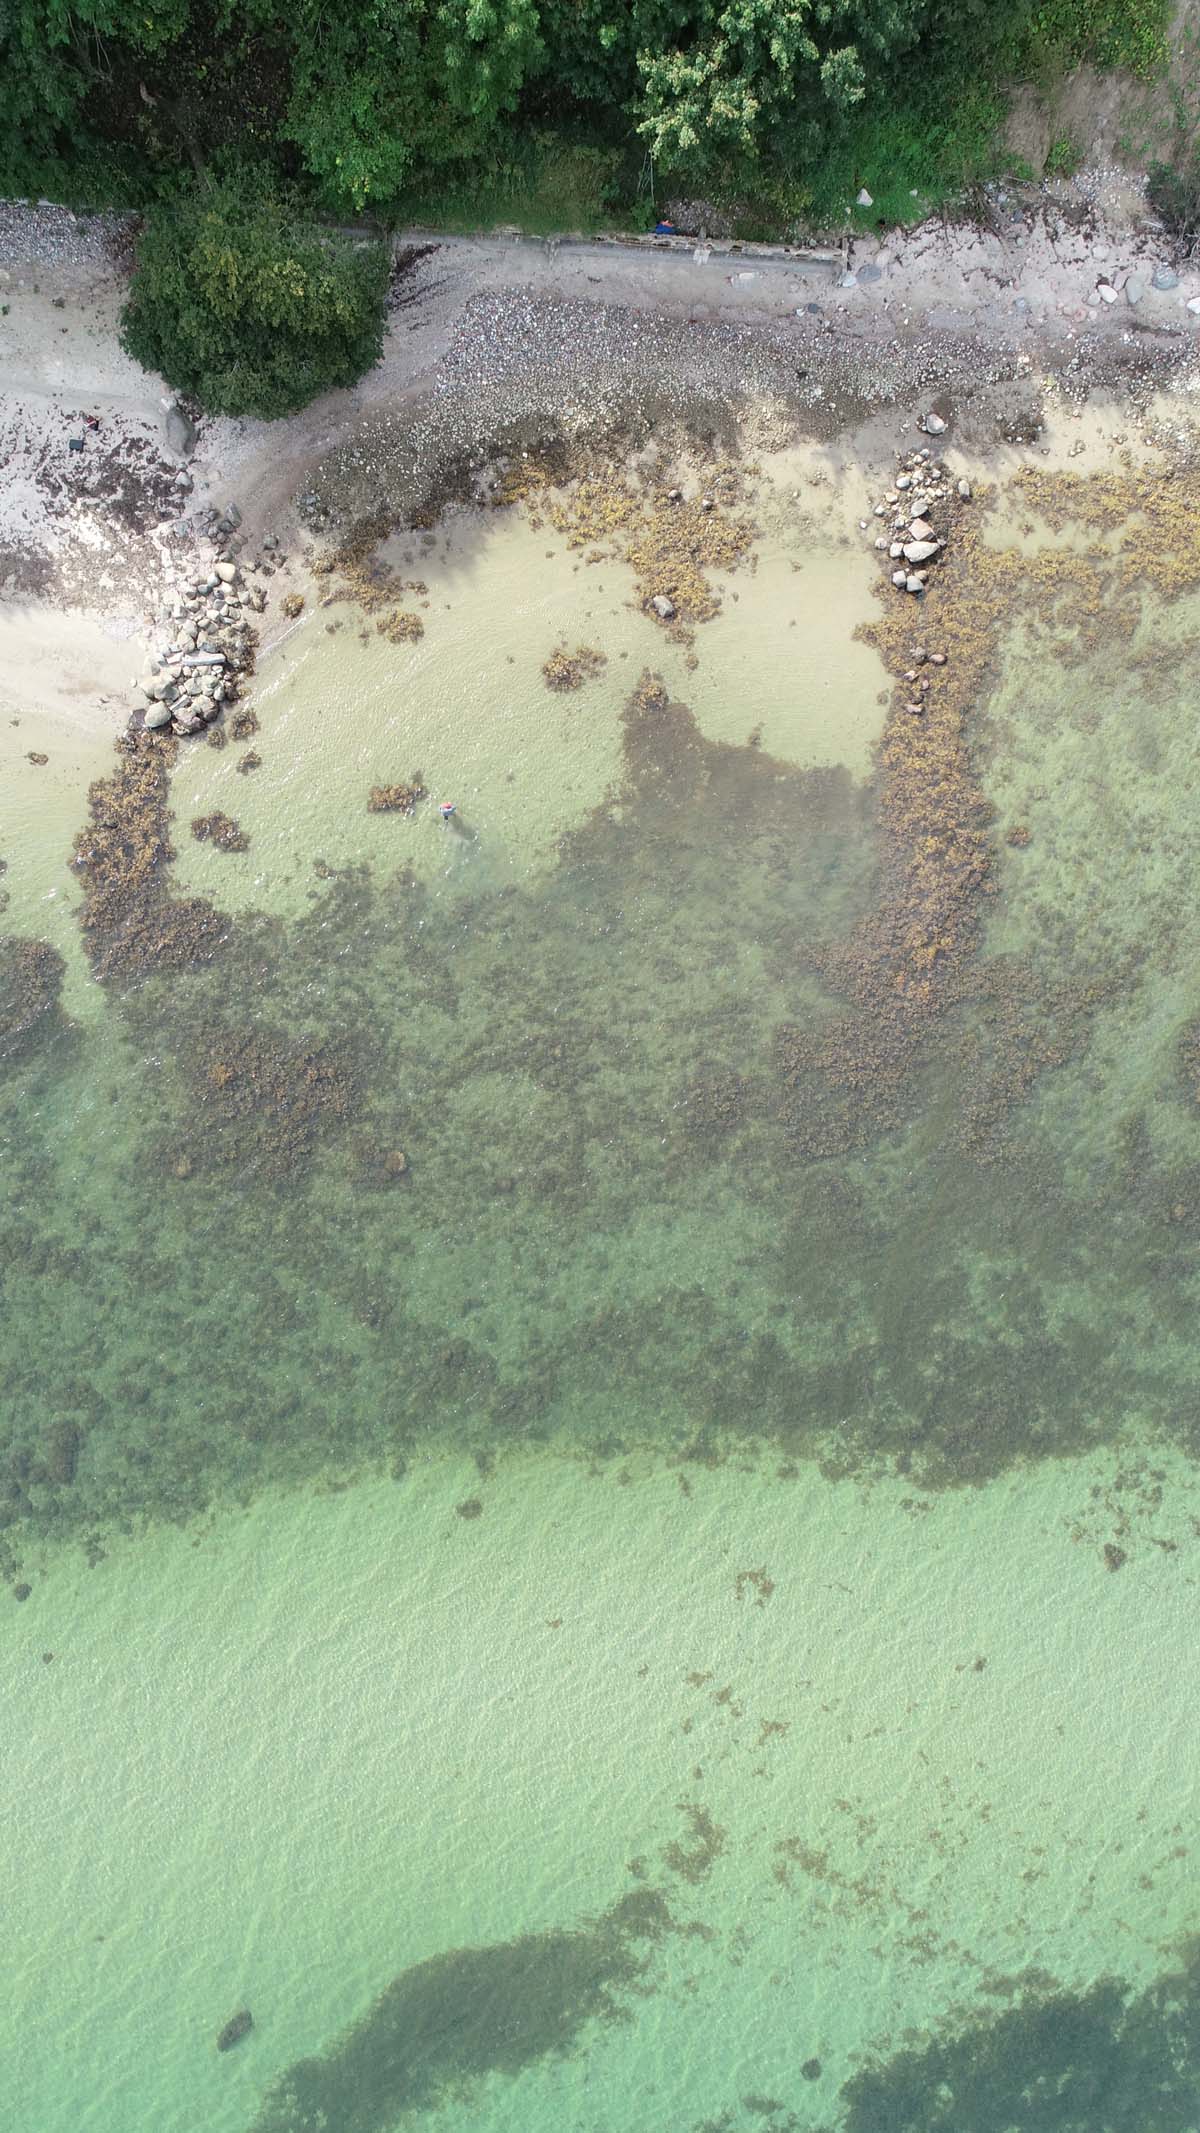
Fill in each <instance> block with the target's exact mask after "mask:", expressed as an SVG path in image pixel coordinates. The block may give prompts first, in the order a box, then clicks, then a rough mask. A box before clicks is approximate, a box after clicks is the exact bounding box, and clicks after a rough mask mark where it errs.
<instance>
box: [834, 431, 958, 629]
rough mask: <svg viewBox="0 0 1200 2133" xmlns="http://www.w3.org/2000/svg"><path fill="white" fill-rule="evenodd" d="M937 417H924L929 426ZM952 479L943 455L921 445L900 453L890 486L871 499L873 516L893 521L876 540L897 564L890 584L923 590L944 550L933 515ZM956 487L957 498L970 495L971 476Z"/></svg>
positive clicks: (940, 509)
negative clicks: (939, 456)
mask: <svg viewBox="0 0 1200 2133" xmlns="http://www.w3.org/2000/svg"><path fill="white" fill-rule="evenodd" d="M935 419H936V418H935V417H933V416H927V417H926V422H925V427H926V429H927V430H929V425H930V423H931V422H932V421H934V420H935ZM939 427H940V428H944V427H945V424H944V423H939ZM931 434H933V433H932V432H931ZM952 479H953V477H952V476H951V475H950V473H949V472H948V471H947V469H946V467H945V466H943V464H942V462H941V460H940V459H935V458H934V457H933V453H932V450H931V448H930V446H929V445H923V446H922V447H921V450H920V451H918V452H910V453H909V454H908V455H907V457H905V458H902V459H901V461H900V464H899V469H898V471H897V473H896V476H895V479H894V481H893V483H892V486H891V488H890V489H887V490H885V492H884V495H883V497H882V498H881V500H880V501H879V503H877V504H876V505H875V517H876V519H882V520H884V521H887V520H889V519H890V521H891V526H890V530H889V531H888V532H886V533H885V532H879V533H877V534H876V536H875V546H876V548H877V549H878V550H879V551H880V553H881V554H884V553H886V554H887V555H888V557H889V558H890V560H891V562H892V563H893V564H894V565H895V568H894V569H893V571H892V584H893V585H894V586H895V587H896V589H897V591H898V592H903V593H913V594H917V595H919V594H921V593H923V592H924V590H925V587H926V585H927V584H928V582H929V573H930V570H931V568H932V567H933V565H934V564H935V563H936V562H937V561H938V559H939V557H940V556H941V555H942V554H943V552H944V550H945V546H946V543H945V538H944V536H943V535H942V534H940V533H939V532H938V531H937V520H938V518H939V517H940V516H942V515H943V513H944V510H945V506H946V504H947V502H948V499H949V497H950V493H951V483H952ZM955 488H956V493H957V495H958V497H959V498H960V499H962V500H963V501H966V500H968V499H969V498H970V494H971V484H970V482H969V481H965V480H964V481H960V482H958V483H957V484H956V485H955ZM859 525H860V526H861V528H862V531H863V532H864V533H869V532H870V528H871V521H870V519H867V518H864V519H860V520H859Z"/></svg>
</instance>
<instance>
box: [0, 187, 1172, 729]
mask: <svg viewBox="0 0 1200 2133" xmlns="http://www.w3.org/2000/svg"><path fill="white" fill-rule="evenodd" d="M1103 206H1104V200H1103V186H1102V185H1101V184H1100V183H1099V181H1093V182H1091V185H1090V191H1089V187H1088V185H1087V184H1084V185H1082V187H1081V186H1076V187H1074V188H1072V189H1071V190H1070V196H1069V197H1067V196H1063V197H1055V196H1054V195H1052V194H1051V193H1044V194H1042V195H1040V196H1039V197H1038V198H1037V199H1036V200H1030V201H1025V202H1021V203H1018V202H1011V203H1010V202H1008V201H1007V200H1006V198H1005V196H1004V195H1003V194H1000V195H997V196H996V198H995V199H994V200H993V202H992V204H991V208H990V210H989V212H990V217H991V220H990V225H989V226H988V227H979V226H976V225H965V224H964V225H959V226H955V225H943V224H942V223H940V222H939V223H936V224H935V223H928V224H925V225H923V226H922V227H920V228H918V229H916V230H914V231H912V232H909V233H907V234H906V235H902V236H898V237H897V236H894V237H891V238H889V239H888V240H887V241H886V242H880V241H877V240H875V239H873V238H871V239H857V240H855V241H854V242H853V243H850V242H847V244H846V245H845V246H844V247H843V248H841V249H839V250H831V251H826V252H824V253H821V252H803V251H800V250H787V249H774V250H771V249H768V248H763V247H755V246H736V245H730V244H725V245H718V244H715V243H713V244H709V243H707V242H705V243H694V242H690V241H688V242H680V241H670V242H667V243H665V244H661V243H656V242H654V241H640V242H632V243H629V244H617V243H614V242H611V241H603V240H587V241H582V240H581V241H570V240H566V239H563V240H551V241H547V242H533V241H524V240H518V239H516V238H514V237H504V236H494V237H491V238H478V239H475V238H447V237H440V236H436V235H430V234H429V233H408V235H407V236H406V238H405V239H403V240H398V244H399V243H410V244H411V245H412V246H413V247H414V249H415V250H416V251H417V253H418V255H419V256H417V257H416V258H415V259H414V263H413V265H412V266H411V269H410V271H409V273H408V274H407V276H406V277H405V279H404V280H403V282H402V283H401V284H400V286H399V289H398V292H397V300H396V302H395V305H394V308H393V311H392V314H391V318H390V323H389V332H388V337H387V341H386V344H385V350H384V354H383V356H382V358H381V360H380V362H379V364H378V365H377V366H376V367H375V368H374V370H372V371H371V372H370V373H369V374H368V375H367V376H366V377H365V378H364V379H363V380H362V381H361V382H360V384H359V385H358V386H357V387H356V388H355V389H354V390H352V391H349V392H341V393H336V394H330V395H328V396H326V397H325V398H324V399H322V400H320V401H318V402H316V403H315V404H314V405H313V406H312V407H310V408H308V409H306V410H305V411H304V412H303V414H301V415H298V416H296V417H294V418H292V419H290V420H288V421H286V422H280V423H273V424H268V423H261V422H237V423H235V422H229V421H224V420H212V419H209V420H205V421H203V422H202V423H201V424H200V426H199V434H198V437H197V440H196V444H195V449H194V452H193V454H192V455H191V457H190V460H189V464H188V467H187V474H188V477H189V479H188V480H182V479H181V478H180V477H181V473H182V467H181V462H180V459H179V457H178V456H177V455H176V454H175V453H173V452H172V451H171V450H170V449H169V447H168V445H167V442H166V436H165V412H166V409H167V407H168V405H169V402H170V395H169V393H168V391H167V389H166V387H165V386H164V384H163V382H162V381H161V380H159V379H156V378H153V377H151V376H149V375H147V374H146V373H145V372H143V371H141V370H140V369H139V368H138V366H137V365H136V364H134V363H133V362H132V361H131V360H130V359H129V358H128V357H127V356H126V355H125V354H124V352H123V350H122V349H121V346H120V339H119V313H120V307H121V304H122V302H123V299H124V295H125V291H126V288H127V277H128V271H129V256H130V244H129V238H130V234H131V232H130V226H129V224H128V222H127V221H123V220H122V218H118V217H113V216H96V217H88V218H77V217H76V216H74V215H71V214H69V213H67V212H66V211H65V210H62V209H58V208H53V207H49V206H45V205H43V206H39V207H33V208H30V207H26V206H22V205H19V204H15V203H0V298H2V300H3V308H0V358H2V359H3V364H4V371H3V376H4V388H3V393H2V395H0V458H2V459H3V463H4V466H5V475H4V480H3V483H2V484H0V595H2V596H3V597H5V598H6V599H7V600H8V601H9V602H17V603H25V604H28V603H29V602H31V601H32V602H37V603H46V602H49V603H51V604H54V605H57V606H60V607H73V608H78V609H81V610H84V611H86V612H88V613H90V614H92V615H93V616H94V617H95V618H96V621H97V625H98V626H99V627H100V628H102V629H104V630H105V631H106V632H107V634H108V635H109V636H110V637H111V636H117V637H120V638H124V637H128V636H129V635H130V634H132V633H135V632H141V633H143V635H144V633H145V631H146V629H147V628H148V626H149V622H150V618H152V617H153V616H154V615H156V614H157V613H158V612H160V610H161V606H162V601H163V598H164V596H165V594H166V592H167V589H168V588H169V586H170V584H171V581H172V579H173V578H174V577H176V576H177V572H178V567H179V566H180V562H181V549H182V548H186V545H187V543H188V542H189V540H190V539H191V538H192V537H193V536H194V531H195V526H196V516H197V513H198V512H200V511H202V510H203V509H204V507H205V506H207V505H216V506H218V507H222V508H223V507H224V506H226V505H227V504H228V503H230V502H234V501H235V502H236V503H237V504H238V505H239V506H240V507H241V510H242V513H243V514H244V520H245V534H246V538H247V540H249V541H251V542H259V541H261V539H262V538H263V536H264V535H265V534H266V533H268V532H272V533H274V532H279V533H280V534H281V536H282V539H283V544H284V547H285V549H286V548H288V547H292V548H293V550H294V549H295V547H296V537H297V535H298V533H299V532H300V531H301V529H303V528H305V527H308V528H311V529H313V530H315V531H317V532H318V533H319V532H321V531H325V530H333V529H335V528H337V527H338V526H341V525H345V524H346V523H348V522H349V521H350V520H352V519H353V518H354V517H355V516H357V515H358V514H360V513H361V512H363V511H366V510H371V509H373V508H378V507H379V506H380V505H386V507H387V508H388V509H389V510H390V511H392V512H393V513H394V514H395V513H399V512H402V511H403V510H404V509H405V508H406V507H407V506H409V505H410V504H413V503H416V502H417V501H419V500H420V499H421V498H422V497H423V496H428V495H429V494H430V493H431V492H436V490H437V488H438V486H439V484H443V483H445V482H446V480H447V479H448V477H450V476H451V475H452V474H454V473H455V471H456V470H457V474H458V477H459V478H460V479H461V478H462V476H463V473H464V471H465V470H466V469H468V468H469V467H470V466H471V465H472V464H478V462H479V461H480V460H481V459H484V458H486V457H487V456H488V455H489V454H490V453H491V452H492V451H493V450H494V449H495V448H497V447H498V448H500V449H503V450H507V451H510V452H511V451H513V450H517V451H519V450H522V449H526V448H528V447H529V446H530V445H531V444H532V443H533V442H538V443H541V442H543V441H545V439H547V438H548V437H558V436H563V437H571V438H575V439H578V438H579V437H581V436H585V435H587V434H589V433H594V434H597V435H598V436H600V435H603V434H605V433H607V434H613V433H615V432H616V431H618V430H620V431H623V432H624V433H626V434H628V435H631V436H632V437H634V438H635V439H636V438H638V437H643V436H647V435H649V434H650V433H651V431H654V430H656V429H658V428H659V427H660V426H664V425H669V426H672V427H676V426H677V427H679V428H680V430H681V431H682V430H684V429H686V430H687V431H689V432H690V433H691V434H693V435H700V436H709V437H711V438H713V439H719V440H720V441H721V442H722V443H723V444H725V445H731V444H732V443H734V442H735V441H740V442H742V443H743V444H744V443H746V442H751V443H755V444H758V443H764V442H769V443H777V444H781V443H785V442H787V441H788V440H789V438H797V439H798V438H807V439H814V438H815V439H818V440H820V441H821V442H822V443H823V444H824V445H825V446H826V447H827V449H828V451H829V454H830V458H831V461H832V462H833V463H834V464H836V463H837V461H838V458H839V456H845V455H847V454H850V453H851V452H852V453H853V454H854V455H855V456H856V457H858V458H860V459H861V458H862V457H863V456H864V454H865V455H866V456H867V457H869V456H870V451H871V449H872V445H873V444H874V445H877V446H878V448H879V450H880V451H881V452H882V451H884V450H886V451H888V452H890V451H891V450H893V449H894V447H895V445H896V444H897V442H898V441H900V440H901V436H902V433H903V432H904V431H905V430H907V429H909V428H911V426H912V423H913V422H914V421H915V419H916V416H917V413H918V412H919V410H921V409H922V408H924V409H928V408H931V407H936V409H937V411H938V413H939V414H940V415H941V416H942V417H943V418H944V419H945V420H946V421H947V422H948V423H949V425H950V436H949V442H950V443H951V444H952V445H954V446H956V447H958V448H960V449H962V450H965V451H967V452H970V453H974V454H976V455H981V454H986V453H987V452H989V451H990V450H993V449H995V448H997V447H1003V446H1004V445H1006V444H1009V443H1023V444H1026V445H1028V444H1030V443H1033V442H1034V441H1035V440H1037V438H1038V437H1039V435H1040V434H1041V432H1042V428H1043V424H1044V422H1045V419H1046V415H1047V411H1048V410H1049V409H1052V408H1053V409H1059V410H1061V409H1063V408H1080V407H1082V406H1084V405H1085V404H1086V403H1088V402H1089V401H1091V402H1093V403H1097V402H1100V401H1109V402H1111V401H1114V400H1115V401H1116V402H1117V403H1119V405H1120V406H1121V408H1122V409H1123V410H1125V411H1126V412H1127V413H1128V416H1129V419H1130V424H1131V426H1134V427H1136V426H1141V427H1143V428H1148V429H1149V430H1151V431H1153V430H1154V429H1155V425H1156V424H1158V426H1159V427H1161V419H1162V418H1161V413H1160V410H1161V407H1162V406H1163V405H1164V404H1165V403H1164V402H1163V401H1162V400H1161V399H1160V396H1161V395H1163V394H1164V393H1165V392H1167V390H1168V389H1170V388H1187V387H1189V385H1190V381H1191V380H1192V378H1193V377H1194V375H1195V372H1196V354H1195V350H1196V337H1197V334H1198V333H1200V314H1197V313H1195V312H1192V311H1191V310H1190V309H1189V308H1188V306H1189V304H1190V303H1191V302H1192V301H1193V300H1196V301H1200V270H1196V269H1189V270H1187V271H1186V272H1185V271H1183V270H1182V269H1179V270H1177V269H1176V268H1174V267H1173V266H1172V265H1171V264H1170V261H1169V259H1168V256H1167V247H1166V244H1165V240H1164V239H1163V238H1162V236H1161V233H1156V232H1155V231H1154V230H1153V228H1152V227H1150V225H1149V224H1148V223H1146V222H1145V220H1144V219H1143V221H1142V223H1141V224H1140V225H1139V224H1138V223H1137V222H1133V223H1131V222H1130V221H1129V220H1128V217H1126V218H1125V219H1124V220H1123V221H1122V222H1121V223H1120V225H1114V224H1110V223H1107V222H1106V221H1105V220H1104V216H1103ZM1180 404H1185V402H1184V396H1183V395H1182V394H1177V393H1175V392H1172V393H1171V415H1170V420H1171V423H1172V425H1173V426H1174V427H1173V431H1172V434H1173V436H1174V437H1176V439H1177V441H1178V421H1179V417H1178V412H1177V410H1178V406H1179V405H1180ZM73 439H74V440H75V443H74V445H73V444H72V440H73ZM79 440H82V442H80V441H79ZM271 623H272V614H271V612H270V610H269V611H268V614H267V616H266V618H265V624H264V634H265V635H267V636H269V633H270V629H271ZM134 656H135V658H136V655H134ZM20 682H21V677H20V676H17V677H16V678H15V682H14V684H13V685H14V686H16V687H17V688H18V689H19V687H20Z"/></svg>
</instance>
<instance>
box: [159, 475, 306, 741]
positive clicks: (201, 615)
mask: <svg viewBox="0 0 1200 2133" xmlns="http://www.w3.org/2000/svg"><path fill="white" fill-rule="evenodd" d="M241 523H242V514H241V511H240V509H239V508H238V506H237V505H236V504H229V505H227V506H226V508H225V510H224V511H223V512H218V511H216V510H215V509H211V508H210V510H209V511H208V512H206V513H205V514H204V516H203V517H202V518H201V521H200V527H201V537H200V539H199V540H198V542H197V544H196V547H195V548H194V550H193V551H192V554H191V557H190V559H189V561H190V565H191V572H190V574H187V572H186V571H185V570H180V571H178V572H176V571H175V569H174V568H173V567H172V566H168V579H169V581H171V580H173V581H174V587H173V590H172V591H171V594H170V597H169V598H168V600H167V602H166V606H165V611H164V613H163V615H162V616H161V617H160V619H159V622H158V624H157V625H156V628H155V632H154V645H155V648H154V651H153V654H152V656H151V659H150V663H149V666H148V667H147V669H146V671H145V672H144V673H143V674H142V676H141V678H140V679H139V680H138V681H137V682H136V683H135V685H134V686H135V689H136V692H137V695H138V697H139V699H140V701H139V703H138V704H137V706H136V707H135V709H134V712H133V715H132V718H131V720H130V727H131V730H132V731H134V732H138V731H139V730H143V729H144V730H145V731H146V732H151V733H153V732H160V731H170V732H171V733H172V734H174V735H175V736H176V737H177V738H179V739H183V738H185V737H186V736H187V735H190V734H198V733H203V732H204V730H205V729H206V728H207V727H209V726H211V725H213V724H214V723H215V721H216V720H217V719H219V718H220V716H221V714H222V712H223V711H225V710H226V709H227V708H228V707H229V706H231V705H232V704H235V703H236V702H237V700H238V697H239V696H240V694H241V689H242V682H243V679H244V678H246V677H248V676H249V675H250V674H251V673H252V672H253V670H254V660H255V653H256V651H257V647H258V635H257V632H256V631H255V629H254V628H253V626H252V625H251V624H250V622H249V621H248V620H247V616H248V615H250V614H261V613H262V612H263V610H264V608H265V607H266V604H267V595H266V588H265V585H264V584H263V583H261V582H259V583H253V582H251V574H252V573H253V574H255V575H256V576H257V577H258V578H259V579H260V580H261V579H263V578H267V577H270V576H271V575H272V574H273V572H274V569H275V564H274V563H273V561H272V560H271V551H272V550H273V549H275V548H277V547H278V541H277V538H276V536H275V535H273V534H268V535H267V536H266V539H265V540H264V542H263V551H264V552H263V553H262V554H260V555H259V556H258V557H257V558H256V559H255V560H254V561H253V562H251V563H248V564H246V563H243V562H242V561H240V560H239V557H240V554H241V551H242V550H243V548H244V546H245V542H244V538H243V536H242V535H241V534H240V532H239V531H238V529H239V527H240V526H241Z"/></svg>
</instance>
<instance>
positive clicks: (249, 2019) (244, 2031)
mask: <svg viewBox="0 0 1200 2133" xmlns="http://www.w3.org/2000/svg"><path fill="white" fill-rule="evenodd" d="M253 2027H254V2016H253V2015H252V2014H251V2012H250V2009H249V2008H248V2007H239V2008H238V2011H237V2013H236V2014H235V2015H231V2016H230V2017H229V2020H228V2022H227V2023H226V2024H225V2027H224V2029H222V2030H220V2031H219V2032H218V2035H217V2050H218V2051H219V2052H231V2051H232V2050H233V2047H234V2045H235V2044H240V2043H241V2041H242V2038H243V2037H248V2036H249V2034H250V2032H251V2030H252V2029H253Z"/></svg>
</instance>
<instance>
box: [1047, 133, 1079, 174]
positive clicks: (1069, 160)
mask: <svg viewBox="0 0 1200 2133" xmlns="http://www.w3.org/2000/svg"><path fill="white" fill-rule="evenodd" d="M1082 161H1083V157H1082V155H1081V154H1080V151H1079V149H1078V148H1077V147H1076V146H1075V143H1074V141H1073V140H1072V139H1071V136H1070V134H1069V133H1060V134H1059V135H1058V137H1057V139H1056V140H1053V141H1051V143H1050V146H1049V148H1048V149H1047V150H1046V163H1045V174H1046V176H1047V177H1048V178H1073V177H1074V175H1075V173H1076V171H1077V170H1078V168H1079V166H1080V163H1081V162H1082Z"/></svg>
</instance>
